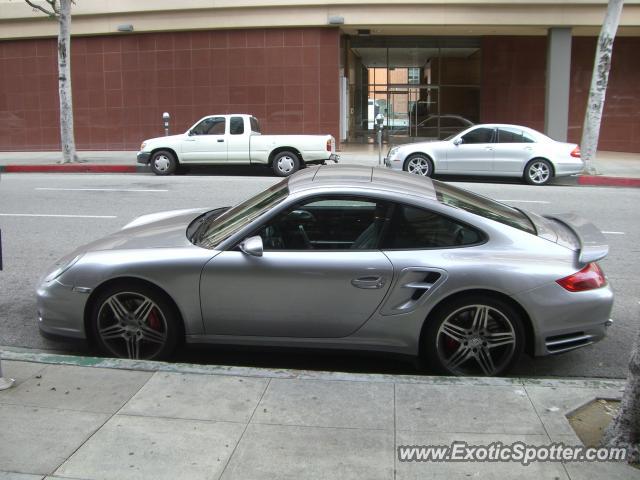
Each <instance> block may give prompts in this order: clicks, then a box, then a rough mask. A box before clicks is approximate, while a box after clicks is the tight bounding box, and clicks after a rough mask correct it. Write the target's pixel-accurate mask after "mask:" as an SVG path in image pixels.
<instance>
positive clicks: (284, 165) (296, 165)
mask: <svg viewBox="0 0 640 480" xmlns="http://www.w3.org/2000/svg"><path fill="white" fill-rule="evenodd" d="M271 168H272V169H273V173H275V174H276V176H277V177H288V176H289V175H293V174H294V173H295V172H297V171H298V170H300V158H299V157H298V155H297V154H295V153H293V152H289V151H284V152H280V153H278V154H277V155H276V156H275V157H273V163H272V164H271Z"/></svg>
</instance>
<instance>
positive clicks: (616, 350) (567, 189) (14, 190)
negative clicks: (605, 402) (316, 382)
mask: <svg viewBox="0 0 640 480" xmlns="http://www.w3.org/2000/svg"><path fill="white" fill-rule="evenodd" d="M197 173H198V172H196V174H193V173H192V174H190V175H184V176H173V177H166V178H164V177H156V176H153V175H150V174H149V175H147V174H131V175H106V174H102V175H100V174H98V175H90V174H3V175H2V177H0V230H1V232H2V251H3V263H4V269H3V271H0V345H2V346H13V347H26V348H34V349H43V350H55V351H58V352H66V353H87V352H86V351H84V350H82V349H81V348H80V347H78V346H76V345H70V344H63V343H58V342H52V341H50V340H45V339H43V338H41V337H40V335H39V334H38V330H37V326H36V308H35V297H34V290H35V286H36V284H37V282H38V279H39V278H40V276H41V275H42V274H43V273H44V272H45V270H46V269H47V267H48V265H50V264H51V263H53V262H54V261H55V260H56V259H57V258H59V257H60V256H62V255H64V254H66V253H68V252H69V251H71V250H73V249H74V248H76V247H77V246H79V245H81V244H83V243H86V242H89V241H91V240H94V239H96V238H99V237H101V236H103V235H105V234H108V233H110V232H113V231H115V230H117V229H119V228H120V227H122V226H123V225H125V224H126V223H128V222H129V221H131V220H132V219H134V218H136V217H138V216H140V215H143V214H147V213H152V212H157V211H162V210H171V209H180V208H192V207H207V206H208V207H212V208H214V207H219V206H225V205H233V204H235V203H238V202H239V201H241V200H244V199H246V198H247V197H249V196H250V195H252V194H255V193H257V192H259V191H260V190H262V189H264V188H266V187H268V186H270V185H272V184H274V183H275V182H277V181H278V179H276V178H273V177H270V176H267V175H265V174H264V173H265V172H262V171H260V170H259V171H253V170H252V171H247V172H233V173H234V175H233V176H221V175H220V174H219V172H215V173H214V174H211V173H207V172H205V173H204V174H202V173H200V174H197ZM455 184H456V185H459V186H462V187H464V188H468V189H470V190H472V191H475V192H477V193H480V194H483V195H487V196H490V197H492V198H495V199H499V200H502V201H504V202H505V203H510V204H512V205H514V206H517V207H518V208H524V209H529V210H532V211H534V212H537V213H550V212H566V211H573V212H576V213H578V214H580V215H582V216H584V217H586V218H589V219H590V220H591V221H593V222H594V223H595V224H596V225H597V226H598V227H599V228H600V229H601V230H603V231H604V232H606V236H607V238H608V240H609V244H610V254H609V256H608V257H607V259H605V260H604V261H603V262H601V266H602V267H603V269H604V271H605V273H606V274H607V276H608V278H609V281H610V283H611V285H612V287H613V289H614V291H615V294H616V303H615V307H614V311H613V315H612V316H613V319H614V322H615V323H614V326H613V327H611V328H610V329H609V336H608V337H607V338H606V339H605V340H604V341H602V342H600V343H598V344H596V345H593V346H589V347H586V348H583V349H580V350H577V351H574V352H570V353H567V354H563V355H559V356H554V357H547V358H537V359H531V358H528V357H525V358H524V359H523V361H522V362H521V363H520V364H519V365H518V366H517V368H516V369H515V371H514V372H513V374H514V375H526V376H575V377H624V376H625V375H626V370H627V361H628V356H629V352H630V350H631V344H632V342H633V339H634V338H635V336H636V335H637V331H638V328H640V322H639V320H640V315H639V310H640V308H639V300H640V283H639V282H638V281H637V271H638V268H639V266H640V265H639V262H638V258H639V257H640V247H639V246H638V243H637V238H639V237H640V222H639V219H640V213H638V209H637V205H639V204H640V189H631V188H628V189H627V188H606V187H571V186H548V187H532V186H526V185H522V184H519V183H517V182H513V183H481V182H473V183H467V182H456V183H455ZM177 360H179V361H189V362H202V363H217V364H234V365H248V366H268V367H282V368H309V369H323V370H324V369H328V370H332V369H336V370H347V371H362V372H389V373H405V372H406V373H415V369H414V366H413V365H412V364H411V363H408V362H405V361H402V360H399V359H394V358H387V357H380V356H369V355H356V354H344V353H340V354H337V353H327V352H308V351H305V352H299V351H297V352H284V351H274V350H266V349H240V348H231V347H226V348H219V347H211V346H209V347H207V348H201V347H198V348H189V349H186V350H185V351H183V352H181V353H179V355H178V357H177Z"/></svg>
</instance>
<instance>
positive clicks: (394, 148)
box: [387, 147, 400, 157]
mask: <svg viewBox="0 0 640 480" xmlns="http://www.w3.org/2000/svg"><path fill="white" fill-rule="evenodd" d="M398 150H400V147H392V148H390V149H389V153H388V154H387V157H391V156H392V155H395V154H396V153H398Z"/></svg>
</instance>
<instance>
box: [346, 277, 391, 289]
mask: <svg viewBox="0 0 640 480" xmlns="http://www.w3.org/2000/svg"><path fill="white" fill-rule="evenodd" d="M351 285H353V286H354V287H357V288H364V289H374V288H382V287H384V278H382V277H359V278H354V279H353V280H351Z"/></svg>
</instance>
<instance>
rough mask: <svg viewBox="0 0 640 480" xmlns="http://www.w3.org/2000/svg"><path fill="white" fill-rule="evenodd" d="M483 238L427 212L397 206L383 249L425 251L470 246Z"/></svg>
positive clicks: (470, 230)
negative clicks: (427, 249)
mask: <svg viewBox="0 0 640 480" xmlns="http://www.w3.org/2000/svg"><path fill="white" fill-rule="evenodd" d="M482 239H483V236H482V234H481V233H480V232H479V231H477V230H475V229H474V228H471V227H468V226H466V225H464V224H461V223H458V222H457V221H455V220H453V219H451V218H448V217H445V216H443V215H440V214H438V213H435V212H431V211H429V210H424V209H421V208H416V207H410V206H408V205H396V207H395V209H394V213H393V217H392V219H391V223H390V225H389V228H387V229H386V233H385V236H384V238H383V240H382V248H383V249H425V248H447V247H460V246H464V245H473V244H476V243H478V242H481V241H482Z"/></svg>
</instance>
